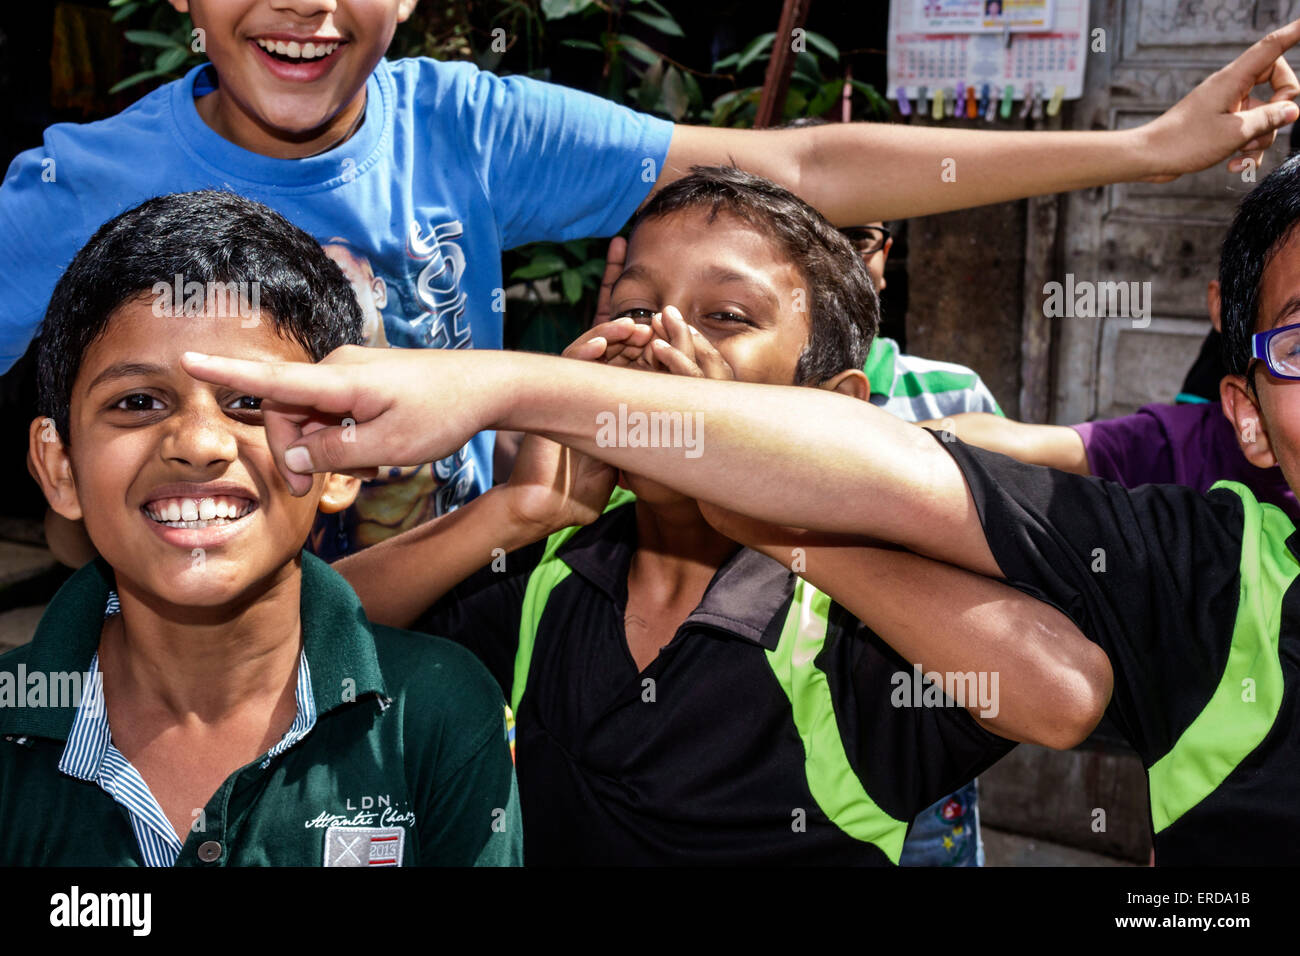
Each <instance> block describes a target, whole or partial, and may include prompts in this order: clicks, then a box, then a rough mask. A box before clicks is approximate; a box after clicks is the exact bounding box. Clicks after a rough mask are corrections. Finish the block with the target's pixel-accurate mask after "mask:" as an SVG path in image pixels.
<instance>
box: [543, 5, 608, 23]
mask: <svg viewBox="0 0 1300 956" xmlns="http://www.w3.org/2000/svg"><path fill="white" fill-rule="evenodd" d="M593 3H595V0H542V16H544V17H546V19H548V20H563V19H564V18H565V17H570V16H573V14H575V13H581V12H582V11H583V10H586V9H587V8H588V7H589V6H591V5H592V4H593Z"/></svg>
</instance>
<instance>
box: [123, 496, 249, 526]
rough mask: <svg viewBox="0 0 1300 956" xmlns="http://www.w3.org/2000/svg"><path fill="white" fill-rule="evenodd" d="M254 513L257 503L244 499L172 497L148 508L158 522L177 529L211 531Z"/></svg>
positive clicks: (148, 512) (146, 510)
mask: <svg viewBox="0 0 1300 956" xmlns="http://www.w3.org/2000/svg"><path fill="white" fill-rule="evenodd" d="M252 510H253V503H252V502H251V501H247V500H245V499H242V498H227V497H221V498H172V499H169V500H160V501H158V502H156V503H155V504H154V505H152V506H146V507H145V512H146V513H147V514H148V515H149V517H150V518H152V519H153V520H154V521H157V522H159V523H160V524H166V525H169V526H170V527H173V528H208V527H212V526H213V525H218V524H225V523H227V522H231V521H238V520H239V519H240V518H243V517H244V516H245V515H247V514H248V513H249V512H250V511H252Z"/></svg>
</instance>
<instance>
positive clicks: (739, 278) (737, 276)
mask: <svg viewBox="0 0 1300 956" xmlns="http://www.w3.org/2000/svg"><path fill="white" fill-rule="evenodd" d="M703 278H705V279H706V280H708V281H709V282H714V283H717V284H718V285H728V284H739V285H743V286H745V287H746V288H747V289H749V290H750V291H752V292H753V293H754V294H755V295H757V296H759V297H761V298H762V299H763V300H764V301H765V302H767V303H768V304H769V305H771V306H773V307H776V306H779V305H780V302H779V301H778V300H777V296H776V293H774V292H773V291H772V290H771V289H769V288H767V287H766V286H765V285H763V284H762V283H760V282H758V281H756V280H755V279H754V278H753V277H752V276H747V275H742V274H741V273H739V272H733V271H732V270H731V269H725V268H723V267H722V266H714V267H712V268H711V269H709V270H708V272H706V273H705V274H704V276H703ZM624 279H641V280H644V281H652V280H653V276H652V275H651V273H650V270H649V269H647V268H646V267H645V266H642V265H635V266H629V267H628V268H626V269H624V270H623V273H622V274H621V275H620V276H619V277H618V278H617V279H616V280H615V281H614V285H613V286H611V287H610V294H611V295H612V294H613V292H614V290H615V289H617V288H618V286H619V283H621V282H622V281H623V280H624ZM1297 302H1298V303H1300V296H1297Z"/></svg>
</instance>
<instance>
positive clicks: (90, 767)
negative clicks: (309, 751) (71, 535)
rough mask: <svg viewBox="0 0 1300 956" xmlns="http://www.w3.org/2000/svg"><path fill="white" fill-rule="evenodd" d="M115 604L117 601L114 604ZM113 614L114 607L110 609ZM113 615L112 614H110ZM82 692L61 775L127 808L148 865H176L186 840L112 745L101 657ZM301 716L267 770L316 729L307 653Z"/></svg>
mask: <svg viewBox="0 0 1300 956" xmlns="http://www.w3.org/2000/svg"><path fill="white" fill-rule="evenodd" d="M114 603H115V602H114ZM109 607H110V609H111V607H112V605H111V604H110V605H109ZM110 613H111V610H110ZM83 687H86V688H89V692H88V693H83V694H82V697H81V700H80V702H79V705H78V707H77V712H76V716H75V717H74V718H73V721H72V729H71V730H70V731H69V733H68V742H67V744H66V745H65V746H64V748H63V756H62V757H61V758H60V759H59V770H60V771H61V772H62V773H65V774H67V775H68V776H70V777H76V778H77V779H78V780H86V781H89V782H91V783H95V784H98V785H99V787H100V789H101V790H103V791H104V792H105V793H107V794H108V795H109V796H110V797H112V798H113V799H114V800H116V801H117V802H118V803H120V804H121V805H122V806H123V807H125V808H126V810H127V812H128V813H129V814H130V818H131V830H132V831H133V832H134V833H135V838H136V842H137V843H138V844H139V846H140V853H141V856H142V857H143V859H144V865H145V866H174V865H175V863H176V858H177V857H178V856H180V852H181V847H182V846H183V845H184V841H183V840H182V839H181V838H180V837H179V836H178V835H177V834H176V831H175V830H173V829H172V825H171V822H170V821H169V820H168V819H167V815H166V814H165V813H163V810H162V807H161V806H159V805H158V801H157V799H155V797H154V795H153V793H152V792H150V790H149V785H148V784H147V783H145V781H144V778H143V777H141V776H140V772H139V771H138V770H136V769H135V767H133V766H132V765H131V762H130V761H129V760H127V759H126V757H124V756H123V755H122V753H121V751H119V750H118V749H117V747H115V746H113V738H112V733H111V732H110V730H109V726H108V710H107V708H106V707H105V705H104V692H103V681H102V679H101V678H100V675H99V653H98V652H96V653H95V656H94V657H93V658H91V661H90V668H89V670H88V671H87V674H86V681H85V683H84V684H83ZM294 697H295V699H296V700H297V704H298V708H297V713H295V714H294V718H293V723H292V724H291V725H290V727H289V729H288V730H287V731H286V732H285V734H284V736H283V737H281V738H280V740H279V741H278V742H277V743H276V744H275V746H273V747H272V748H271V749H270V750H268V751H267V752H266V756H265V758H264V759H263V760H262V764H261V765H262V767H263V768H265V767H267V766H269V765H270V763H271V760H272V759H273V758H275V757H277V756H279V755H280V754H282V753H284V751H286V750H288V749H289V748H290V747H292V746H293V745H294V744H296V743H297V742H298V741H300V740H302V738H303V737H305V736H306V735H307V733H308V732H309V731H310V730H311V729H312V727H314V726H315V725H316V698H315V695H314V694H313V693H312V686H311V671H310V669H309V668H308V666H307V654H306V651H300V652H299V655H298V678H297V683H296V686H295V689H294Z"/></svg>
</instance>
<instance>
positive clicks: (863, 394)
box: [818, 368, 871, 402]
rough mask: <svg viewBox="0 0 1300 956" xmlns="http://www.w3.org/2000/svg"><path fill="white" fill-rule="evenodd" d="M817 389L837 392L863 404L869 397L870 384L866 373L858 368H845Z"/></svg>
mask: <svg viewBox="0 0 1300 956" xmlns="http://www.w3.org/2000/svg"><path fill="white" fill-rule="evenodd" d="M818 388H824V389H826V390H827V391H830V392H839V393H840V394H842V395H848V396H850V397H852V398H856V399H859V400H861V401H864V402H865V401H866V400H867V399H868V398H870V397H871V383H870V382H868V381H867V373H866V372H864V371H862V369H860V368H846V369H845V370H844V371H842V372H840V374H838V375H836V376H834V377H833V378H828V379H827V380H826V381H824V382H822V383H821V385H819V386H818Z"/></svg>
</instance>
